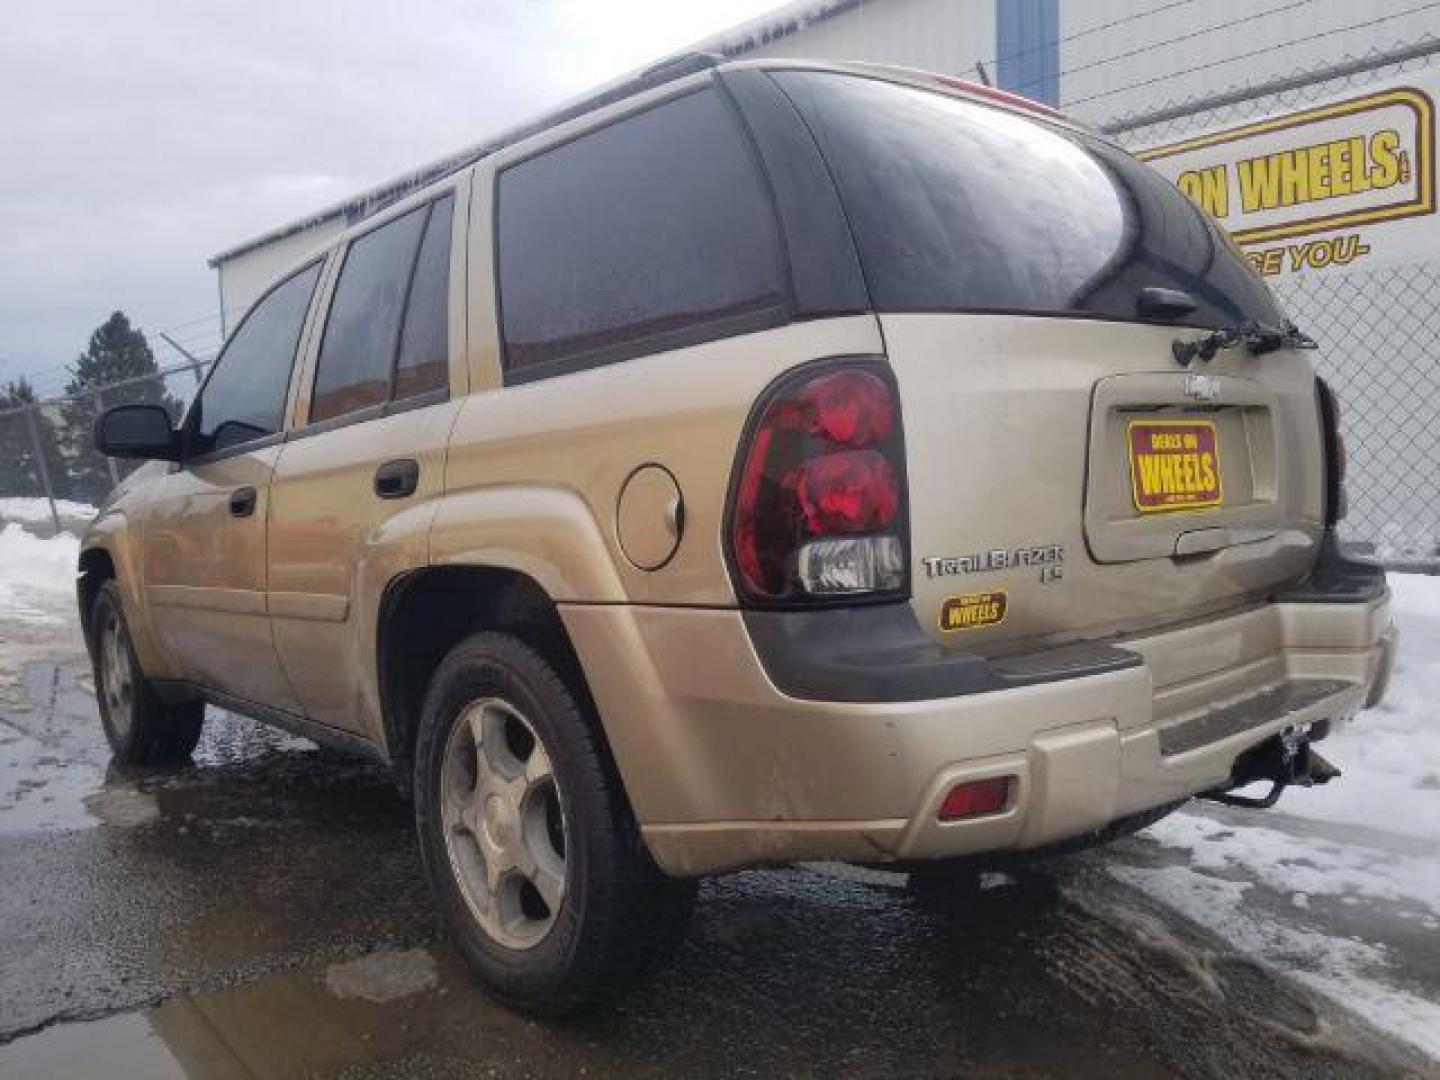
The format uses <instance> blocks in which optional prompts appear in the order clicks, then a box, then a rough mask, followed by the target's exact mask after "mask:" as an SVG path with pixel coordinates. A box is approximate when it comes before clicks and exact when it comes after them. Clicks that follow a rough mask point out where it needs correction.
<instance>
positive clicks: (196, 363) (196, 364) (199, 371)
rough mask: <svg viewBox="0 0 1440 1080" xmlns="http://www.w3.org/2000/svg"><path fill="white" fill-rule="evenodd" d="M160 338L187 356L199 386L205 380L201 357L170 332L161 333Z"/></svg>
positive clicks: (196, 383)
mask: <svg viewBox="0 0 1440 1080" xmlns="http://www.w3.org/2000/svg"><path fill="white" fill-rule="evenodd" d="M160 339H161V340H162V341H164V342H165V344H167V345H169V346H170V347H171V348H172V349H174V350H175V351H176V352H178V353H179V354H180V355H181V356H183V357H185V359H186V360H189V361H190V370H191V372H192V373H194V375H195V385H196V386H199V385H200V384H201V383H202V382H204V381H205V366H204V365H203V364H201V363H200V358H199V357H198V356H196V355H195V354H194V353H192V352H191V351H190V350H189V349H186V348H184V347H182V346H181V345H180V344H179V342H177V341H176V340H175V339H174V338H172V337H171V336H170V335H169V334H166V333H161V334H160Z"/></svg>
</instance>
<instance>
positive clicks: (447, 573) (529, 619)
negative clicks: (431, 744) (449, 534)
mask: <svg viewBox="0 0 1440 1080" xmlns="http://www.w3.org/2000/svg"><path fill="white" fill-rule="evenodd" d="M484 630H498V631H503V632H505V633H509V634H513V635H514V636H515V637H517V638H519V639H520V640H521V641H523V642H525V643H526V644H527V645H529V646H531V647H532V648H534V649H535V650H536V651H538V652H540V653H541V655H543V656H545V657H546V658H547V659H548V660H550V661H551V662H552V663H554V664H555V665H556V667H557V668H558V669H559V671H560V673H561V675H562V677H563V678H564V679H565V681H566V683H567V685H569V687H570V688H571V691H572V693H574V694H575V695H576V696H577V697H578V698H579V699H580V702H581V704H582V706H583V708H584V711H585V713H586V715H587V716H590V717H592V718H594V720H595V722H596V728H597V733H598V734H599V736H600V740H601V743H602V745H603V746H604V747H605V750H606V753H607V754H609V753H610V749H609V743H608V741H607V740H606V738H605V731H604V724H603V723H602V722H600V720H599V712H598V709H597V708H596V705H595V701H594V699H593V698H592V696H591V694H590V688H589V684H588V682H587V680H586V678H585V673H584V670H583V667H582V666H581V663H580V659H579V657H578V655H577V654H576V651H575V647H574V644H573V643H572V641H571V639H570V634H569V632H568V631H567V630H566V628H565V623H564V620H563V619H562V618H561V616H560V610H559V608H558V606H557V605H556V602H555V600H554V599H553V598H552V597H551V595H550V593H549V592H548V591H547V590H546V589H545V588H544V587H543V586H542V585H541V584H540V582H539V581H537V580H536V579H535V578H534V577H532V576H530V575H529V574H527V573H525V572H524V571H522V570H519V569H516V568H514V567H511V566H504V565H485V564H476V565H448V566H429V567H424V568H419V569H415V570H411V571H408V572H405V573H402V574H398V575H396V576H395V577H394V578H392V579H391V581H390V582H389V584H388V585H387V586H386V588H385V591H384V594H383V595H382V597H381V601H380V607H379V611H378V618H377V620H376V641H375V664H376V669H375V670H376V675H377V683H378V689H379V694H380V707H381V717H382V722H383V726H384V738H385V752H386V756H387V757H388V759H389V760H390V762H391V766H392V768H393V769H394V771H395V779H396V781H397V782H398V783H399V784H400V786H401V788H402V789H403V790H405V791H407V792H408V791H409V790H410V786H411V783H412V772H413V767H414V752H415V743H416V739H417V736H418V734H419V728H420V719H421V710H422V708H423V705H424V700H425V692H426V689H427V687H428V685H429V681H430V678H431V676H432V675H433V674H434V672H435V669H436V668H437V667H438V666H439V664H440V662H441V661H442V660H443V659H444V658H445V656H446V654H447V653H448V652H449V651H450V650H451V649H452V648H454V646H455V645H457V644H458V643H459V642H461V641H463V640H464V639H465V638H467V637H469V636H470V635H472V634H475V633H478V632H481V631H484ZM611 761H612V765H613V755H611Z"/></svg>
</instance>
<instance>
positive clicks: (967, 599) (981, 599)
mask: <svg viewBox="0 0 1440 1080" xmlns="http://www.w3.org/2000/svg"><path fill="white" fill-rule="evenodd" d="M1008 602H1009V601H1008V598H1007V597H1006V595H1005V590H1004V589H995V590H994V591H992V592H981V593H967V594H966V595H965V596H952V597H950V598H949V599H947V600H946V601H945V604H944V606H943V607H941V609H940V629H941V630H947V631H948V630H974V629H975V628H977V627H980V626H995V625H996V624H997V623H1002V622H1004V621H1005V609H1006V607H1007V606H1008Z"/></svg>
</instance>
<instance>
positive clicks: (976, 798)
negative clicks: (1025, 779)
mask: <svg viewBox="0 0 1440 1080" xmlns="http://www.w3.org/2000/svg"><path fill="white" fill-rule="evenodd" d="M1014 782H1015V777H1013V776H995V777H991V778H990V779H988V780H969V781H966V782H965V783H963V784H956V785H955V786H954V787H953V788H951V789H950V793H949V794H948V795H946V796H945V801H944V802H942V803H941V804H940V813H939V815H938V816H939V818H940V820H941V821H960V820H962V819H964V818H973V817H984V816H985V815H987V814H998V813H1000V812H1001V811H1002V810H1004V809H1005V807H1006V806H1007V805H1008V804H1009V802H1010V788H1011V786H1012V785H1013V784H1014Z"/></svg>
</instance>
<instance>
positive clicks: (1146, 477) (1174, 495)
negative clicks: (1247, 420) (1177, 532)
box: [1129, 420, 1223, 514]
mask: <svg viewBox="0 0 1440 1080" xmlns="http://www.w3.org/2000/svg"><path fill="white" fill-rule="evenodd" d="M1129 437H1130V491H1131V494H1132V495H1133V496H1134V499H1135V509H1137V510H1139V511H1140V512H1141V513H1142V514H1151V513H1156V512H1158V511H1163V510H1199V509H1203V508H1204V507H1207V506H1219V505H1220V503H1221V501H1222V499H1223V490H1222V488H1221V485H1220V439H1219V435H1218V434H1217V433H1216V431H1215V425H1214V424H1213V423H1212V422H1211V421H1209V420H1132V421H1131V422H1130V429H1129Z"/></svg>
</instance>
